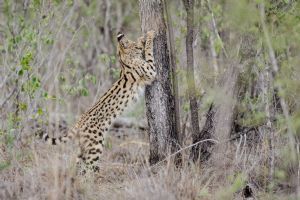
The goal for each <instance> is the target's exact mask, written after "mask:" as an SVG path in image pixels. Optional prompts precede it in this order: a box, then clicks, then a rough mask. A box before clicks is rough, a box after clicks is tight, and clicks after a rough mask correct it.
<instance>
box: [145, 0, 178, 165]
mask: <svg viewBox="0 0 300 200" xmlns="http://www.w3.org/2000/svg"><path fill="white" fill-rule="evenodd" d="M163 11H164V10H163V2H162V1H161V0H140V18H141V25H142V31H143V33H146V32H147V31H150V30H154V31H155V32H156V36H155V39H154V45H153V46H154V52H153V54H154V60H155V66H156V69H157V76H156V80H155V81H154V82H153V83H152V84H151V85H149V86H147V87H146V91H145V98H146V115H147V119H148V125H149V137H150V159H149V161H150V164H155V163H156V162H158V161H160V160H163V159H164V158H165V157H166V155H167V154H168V152H173V151H175V150H176V147H177V145H178V135H177V134H176V132H175V131H174V127H175V118H174V101H173V95H172V87H171V77H170V63H169V51H168V46H167V34H166V24H165V20H164V12H163Z"/></svg>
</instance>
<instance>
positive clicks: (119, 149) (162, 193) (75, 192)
mask: <svg viewBox="0 0 300 200" xmlns="http://www.w3.org/2000/svg"><path fill="white" fill-rule="evenodd" d="M123 131H124V130H123ZM129 132H131V134H126V136H124V137H120V135H122V134H121V133H120V132H119V133H116V132H110V134H109V135H110V136H109V139H108V141H110V142H111V143H112V145H111V147H109V148H107V149H106V151H105V153H104V155H103V157H102V160H101V163H100V171H99V172H97V173H95V172H91V171H87V172H86V173H85V174H84V175H82V174H79V172H80V168H78V167H76V165H75V157H76V154H75V153H74V149H75V147H74V146H72V145H70V146H67V147H51V146H45V145H44V144H43V143H42V142H37V141H34V140H28V141H27V142H28V143H27V144H26V145H24V144H23V145H22V146H14V148H11V149H8V148H3V147H2V151H1V156H2V158H3V156H11V158H10V159H11V160H10V164H9V165H8V166H7V167H6V168H4V169H2V170H1V174H0V178H1V180H2V181H1V186H0V188H1V190H0V191H1V193H0V199H120V200H121V199H137V200H138V199H170V200H172V199H224V200H226V199H228V200H229V199H242V188H243V187H244V186H245V184H247V183H249V184H251V185H252V187H253V188H254V190H255V194H256V196H257V197H258V199H281V197H280V195H283V194H285V195H284V198H287V196H286V194H290V195H291V197H290V198H291V199H293V195H292V194H293V193H294V192H293V191H295V188H294V189H292V188H290V189H291V190H290V191H286V189H285V190H280V188H279V187H276V188H277V189H276V191H274V192H272V193H269V192H266V191H265V190H264V189H263V188H266V187H269V186H268V185H265V184H268V171H267V163H268V162H267V158H268V156H267V154H268V153H267V149H265V147H264V145H263V144H262V145H257V146H255V145H252V146H249V145H247V144H244V143H243V140H240V141H239V142H238V141H237V142H236V144H232V145H231V148H230V149H229V150H228V154H226V155H227V157H226V158H223V160H222V162H220V165H216V164H215V163H210V162H208V163H206V164H200V163H196V164H195V163H190V162H188V161H187V160H186V161H184V163H183V166H181V167H179V168H177V167H175V165H174V163H173V160H172V157H171V158H170V159H167V160H166V162H162V163H160V164H159V165H156V166H149V164H148V161H147V159H148V156H149V155H148V150H149V149H148V145H147V137H146V136H145V133H143V132H139V131H137V130H134V129H127V130H126V131H124V133H129ZM108 146H110V145H108ZM232 152H234V153H232ZM185 153H187V152H183V154H185ZM185 157H186V156H185ZM278 161H279V160H278ZM81 167H82V168H84V166H81ZM287 184H290V183H287ZM272 194H273V195H272ZM294 194H295V193H294ZM295 197H296V196H294V198H295Z"/></svg>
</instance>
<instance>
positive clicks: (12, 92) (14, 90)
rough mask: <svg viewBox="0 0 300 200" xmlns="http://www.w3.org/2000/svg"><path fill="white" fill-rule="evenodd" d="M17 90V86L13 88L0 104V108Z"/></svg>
mask: <svg viewBox="0 0 300 200" xmlns="http://www.w3.org/2000/svg"><path fill="white" fill-rule="evenodd" d="M16 91H17V88H14V89H13V91H11V93H10V94H9V95H8V96H7V97H6V98H5V99H4V101H3V102H2V103H1V104H0V108H2V107H3V106H4V105H5V104H6V102H7V101H8V100H9V99H10V98H11V97H12V95H13V94H14V93H15V92H16Z"/></svg>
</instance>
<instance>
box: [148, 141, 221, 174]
mask: <svg viewBox="0 0 300 200" xmlns="http://www.w3.org/2000/svg"><path fill="white" fill-rule="evenodd" d="M204 142H214V143H216V144H219V143H220V142H219V141H217V140H214V139H205V140H201V141H198V142H196V143H194V144H191V145H189V146H186V147H184V148H181V149H179V150H178V151H176V152H175V153H172V154H171V155H169V156H167V157H166V158H165V159H163V160H161V161H159V162H157V163H155V164H154V165H152V166H151V167H150V169H151V168H153V167H155V166H157V165H159V164H161V163H163V162H165V161H166V160H168V159H170V158H171V157H173V156H175V155H177V154H178V153H180V152H182V151H184V150H186V149H189V148H191V147H193V146H196V145H198V144H200V143H204ZM226 142H227V141H226Z"/></svg>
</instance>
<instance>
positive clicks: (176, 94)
mask: <svg viewBox="0 0 300 200" xmlns="http://www.w3.org/2000/svg"><path fill="white" fill-rule="evenodd" d="M164 3H165V4H164V5H165V11H166V18H167V27H168V37H169V48H170V62H171V69H172V84H173V94H174V106H175V113H174V115H175V122H176V127H175V130H176V134H177V135H178V140H179V143H180V145H181V146H182V144H183V135H182V134H181V127H180V109H179V107H180V105H179V90H178V77H177V65H176V57H175V55H176V50H175V47H174V44H175V40H174V31H173V25H172V20H171V16H170V14H169V12H168V3H167V0H164Z"/></svg>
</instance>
